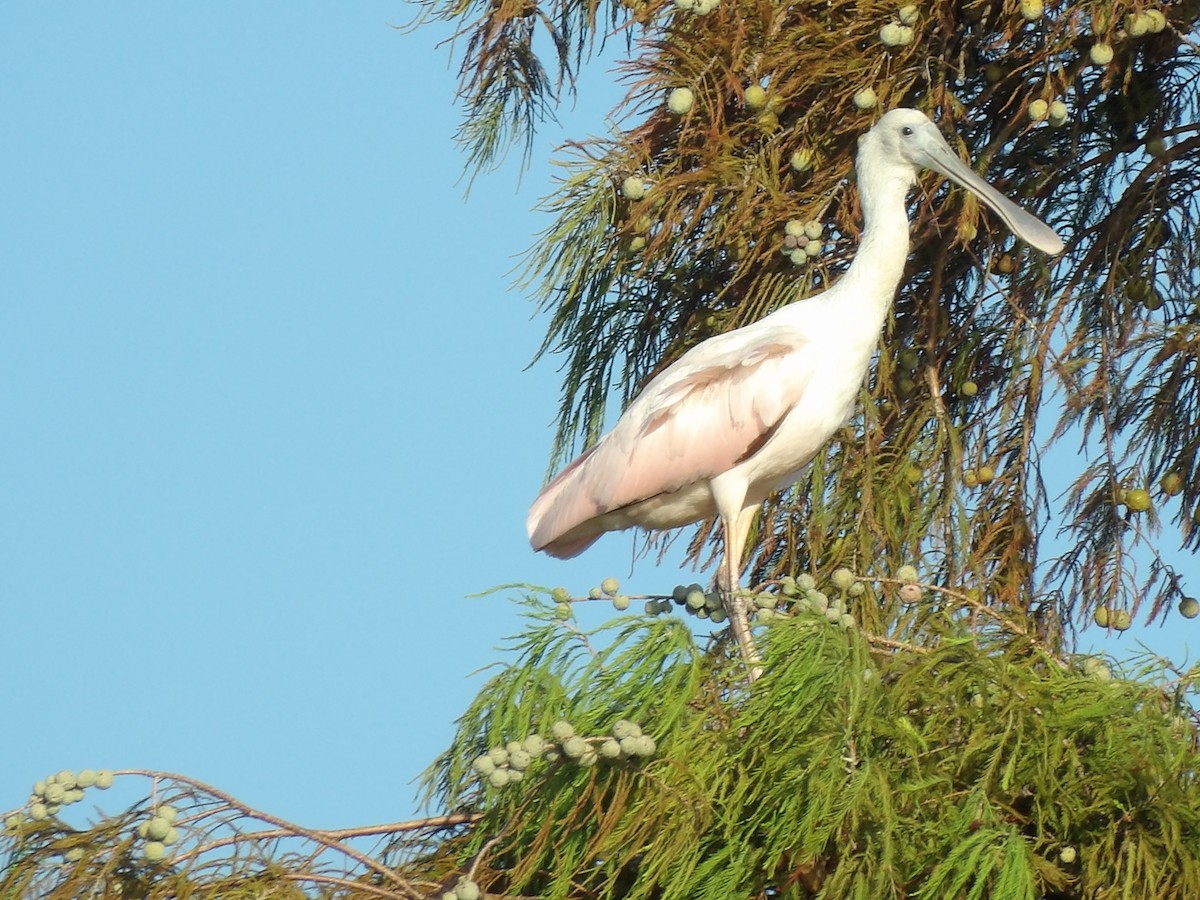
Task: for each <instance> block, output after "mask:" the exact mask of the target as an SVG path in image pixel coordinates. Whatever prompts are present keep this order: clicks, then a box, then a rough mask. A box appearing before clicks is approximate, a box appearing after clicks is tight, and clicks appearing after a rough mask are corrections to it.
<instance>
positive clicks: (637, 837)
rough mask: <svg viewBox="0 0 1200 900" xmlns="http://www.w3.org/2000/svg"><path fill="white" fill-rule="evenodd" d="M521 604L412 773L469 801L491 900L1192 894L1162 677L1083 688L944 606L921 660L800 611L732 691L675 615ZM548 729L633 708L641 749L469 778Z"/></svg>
mask: <svg viewBox="0 0 1200 900" xmlns="http://www.w3.org/2000/svg"><path fill="white" fill-rule="evenodd" d="M534 614H535V617H536V622H535V624H534V625H533V626H532V627H531V628H530V629H529V630H528V631H527V632H526V633H525V634H524V635H523V636H522V638H521V639H519V640H518V641H517V642H516V643H515V644H514V650H515V652H516V653H517V654H518V655H517V658H516V659H515V660H514V661H513V662H511V663H510V664H508V665H506V666H505V667H504V669H503V671H501V672H500V673H499V674H497V675H496V676H494V677H493V678H492V679H490V680H489V682H488V684H487V685H486V686H485V687H484V689H483V691H482V692H481V693H480V695H479V697H478V698H477V700H476V702H475V703H474V704H473V705H472V707H471V708H470V709H469V710H468V712H467V714H466V715H465V716H464V717H463V719H462V720H461V721H460V728H459V733H458V735H457V737H456V739H455V742H454V746H453V749H452V750H451V751H449V752H448V753H447V754H446V755H444V756H443V757H442V758H441V759H440V760H439V761H438V763H437V764H436V765H435V766H434V768H433V769H432V770H431V772H430V776H429V778H430V782H429V783H430V785H431V787H433V789H434V790H433V794H434V796H435V797H436V799H437V800H438V801H439V802H441V803H448V804H452V805H463V806H466V807H469V808H471V809H476V810H478V811H479V813H480V817H479V820H478V821H477V823H475V824H474V825H473V827H472V833H471V835H470V837H469V838H468V839H466V840H465V841H463V842H462V844H461V845H459V846H458V847H457V848H456V852H457V854H458V855H457V860H458V862H459V864H460V865H462V866H465V865H467V864H468V863H470V864H471V865H473V866H474V867H475V868H474V871H475V878H476V879H477V880H478V881H479V882H480V883H481V885H483V886H484V887H485V889H486V890H487V891H489V892H492V893H497V894H505V895H523V896H539V897H547V898H554V897H568V896H569V897H581V898H582V897H597V898H600V897H604V898H608V897H623V898H637V897H662V898H665V900H671V898H691V897H712V898H722V900H725V898H736V897H764V896H783V897H795V898H801V897H817V896H820V897H838V898H845V897H861V898H864V900H866V898H872V900H878V898H886V897H931V898H932V897H937V898H943V897H980V898H984V897H988V898H990V897H1005V898H1009V897H1013V898H1017V897H1030V898H1033V897H1077V896H1078V897H1105V896H1127V897H1161V896H1193V895H1195V894H1196V893H1197V892H1200V784H1198V783H1197V780H1196V773H1197V769H1196V766H1197V762H1198V761H1200V757H1198V756H1197V749H1196V744H1195V735H1194V731H1193V729H1192V726H1191V724H1189V722H1188V721H1187V720H1186V719H1185V718H1184V717H1182V715H1181V710H1182V709H1183V708H1182V707H1179V706H1178V703H1177V701H1175V700H1174V699H1172V697H1171V696H1170V694H1169V693H1168V690H1167V689H1166V686H1165V685H1164V683H1163V681H1164V678H1165V677H1167V673H1166V672H1165V671H1164V670H1163V669H1161V668H1160V667H1158V666H1157V664H1149V665H1147V666H1146V667H1145V668H1144V669H1143V671H1141V672H1139V673H1137V674H1138V676H1139V677H1137V678H1128V677H1120V678H1117V679H1105V678H1101V677H1098V676H1097V675H1095V674H1088V671H1085V667H1084V666H1083V663H1084V662H1085V661H1086V660H1083V659H1071V658H1066V659H1062V658H1059V657H1057V656H1055V655H1053V654H1051V653H1049V652H1047V650H1046V649H1045V648H1044V647H1042V646H1041V645H1039V644H1038V643H1037V641H1036V640H1034V639H1031V638H1029V637H1027V636H1021V635H1017V634H1014V633H1012V632H1011V630H1010V629H1008V628H1006V627H1002V626H1001V625H1000V624H998V623H993V624H992V625H990V626H987V627H978V626H972V625H971V624H970V622H971V620H970V619H968V618H964V617H963V616H962V615H960V614H958V613H955V612H953V611H952V610H950V609H949V608H948V609H947V610H946V611H945V612H943V613H941V614H938V615H935V616H930V617H929V618H928V619H927V621H926V631H927V633H928V635H929V637H930V640H929V642H928V646H927V648H926V649H925V650H923V651H918V650H917V649H916V648H912V647H899V648H898V647H896V646H895V644H894V642H889V641H887V640H880V639H877V638H875V637H874V636H872V635H871V634H869V633H867V632H865V631H862V630H858V629H840V628H833V627H830V626H829V625H828V624H827V623H826V622H825V620H824V617H823V616H821V615H820V614H819V613H816V612H814V613H801V614H798V615H796V616H795V617H793V618H783V619H776V620H774V624H772V625H770V626H768V627H767V628H765V629H763V631H762V633H761V636H760V642H761V645H762V648H763V649H764V651H765V656H766V674H765V676H764V677H763V678H762V679H760V680H759V681H758V682H757V683H756V684H755V685H754V686H753V688H752V689H747V688H746V687H745V686H743V685H741V683H740V682H739V681H738V680H736V679H737V676H736V672H737V668H738V667H737V666H736V665H733V666H730V665H726V664H725V662H723V660H724V659H725V656H724V647H723V645H721V644H717V645H714V646H713V647H712V648H710V650H709V651H708V652H707V653H702V652H701V651H699V650H698V649H697V648H695V647H694V646H692V645H691V643H690V639H689V637H688V635H687V633H686V631H685V630H684V629H683V628H682V627H680V623H679V622H678V621H675V620H673V619H664V618H647V619H642V620H635V619H619V620H616V621H614V622H613V623H611V624H609V625H607V626H605V627H603V628H601V629H599V630H598V631H597V632H594V633H592V634H589V635H582V634H580V633H579V632H578V631H577V630H575V629H573V628H570V627H567V626H564V625H562V624H559V623H556V622H555V621H554V620H553V617H552V616H551V615H550V614H549V613H548V612H546V611H545V610H542V611H537V610H536V609H535V613H534ZM602 641H603V642H602ZM1087 669H1088V670H1091V671H1093V672H1094V671H1096V668H1095V667H1094V666H1088V667H1087ZM1131 674H1132V673H1131ZM1155 682H1157V683H1155ZM564 717H565V718H567V719H569V720H570V721H571V722H572V723H575V724H576V726H577V731H578V732H579V733H580V734H591V733H596V734H599V733H604V732H607V731H608V729H609V728H611V727H612V723H613V721H614V720H616V719H617V718H621V717H628V718H632V719H636V720H638V721H640V722H641V723H642V726H643V727H644V728H645V729H646V730H647V731H648V732H649V733H652V734H653V735H654V737H655V739H656V741H657V744H658V752H657V753H656V755H655V757H654V758H653V759H652V760H649V761H646V762H643V763H640V764H630V763H629V762H620V763H614V764H610V763H606V762H604V761H601V762H600V763H599V764H597V765H595V766H593V767H590V768H580V767H578V766H574V765H569V764H566V763H565V762H559V763H549V764H544V765H543V766H541V767H540V769H533V768H531V770H530V773H531V774H530V776H529V777H527V778H526V780H524V781H523V782H522V783H521V784H520V785H518V786H517V787H516V788H515V789H513V788H505V789H504V790H493V789H490V788H487V787H485V786H483V785H481V784H480V782H479V780H478V779H477V778H476V776H475V775H474V774H473V773H472V772H471V771H470V768H469V766H470V761H471V759H472V758H473V757H474V756H476V755H477V754H478V753H479V752H481V750H482V749H484V748H486V747H487V746H489V745H492V744H495V743H498V742H503V741H505V740H513V739H516V740H520V739H521V738H522V737H523V736H524V735H525V734H526V733H527V732H529V731H530V730H533V731H540V732H545V731H547V730H548V729H549V725H550V723H551V722H552V721H554V720H556V719H559V718H564ZM1065 847H1070V848H1072V849H1073V850H1074V851H1075V853H1076V857H1075V861H1074V862H1072V863H1070V864H1068V863H1064V862H1063V861H1062V859H1061V858H1060V853H1061V851H1062V850H1063V848H1065ZM768 892H769V893H768Z"/></svg>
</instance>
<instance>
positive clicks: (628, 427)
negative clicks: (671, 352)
mask: <svg viewBox="0 0 1200 900" xmlns="http://www.w3.org/2000/svg"><path fill="white" fill-rule="evenodd" d="M788 338H792V339H791V340H789V339H788ZM795 338H796V336H795V335H794V334H793V335H784V336H781V337H780V339H779V340H776V341H772V342H771V343H763V344H759V345H758V346H753V347H752V348H750V349H746V347H745V344H744V342H742V341H739V342H738V343H737V345H735V346H734V347H733V348H731V349H730V350H728V351H726V352H724V353H720V354H716V355H715V358H710V359H708V360H706V361H705V362H704V364H700V363H699V362H697V363H694V364H691V365H689V364H688V362H689V360H688V356H690V354H688V355H685V356H684V357H683V358H682V359H681V360H680V361H679V362H678V363H677V364H676V365H675V366H672V367H671V368H669V369H667V370H666V371H664V372H663V373H662V374H661V375H659V376H658V378H656V379H655V380H654V381H652V382H651V383H650V384H649V385H648V386H647V388H646V390H645V391H644V392H643V394H642V395H640V396H639V397H638V398H637V400H635V401H634V402H633V404H632V405H630V407H629V408H628V409H627V410H626V411H625V414H624V415H622V416H621V418H620V420H619V421H618V422H617V424H616V426H615V427H614V428H613V429H612V431H610V432H609V433H608V434H606V435H605V436H604V437H603V438H601V439H600V441H599V442H598V443H597V444H596V445H595V446H593V447H592V448H591V449H590V450H588V451H587V452H585V453H584V454H582V455H581V456H579V457H577V458H576V459H575V460H574V461H573V462H571V463H570V464H569V465H568V466H567V467H566V468H565V469H563V470H562V472H560V473H559V474H558V475H557V476H556V477H555V478H554V480H553V481H551V482H550V483H549V484H548V485H546V487H545V489H544V490H543V491H542V493H541V494H540V495H539V496H538V498H537V500H535V501H534V503H533V506H532V507H531V508H530V510H529V517H528V520H527V523H526V524H527V527H528V531H529V538H530V543H531V544H532V545H533V547H534V548H535V549H538V550H545V551H546V552H548V553H550V554H552V555H554V556H559V557H570V556H575V555H576V554H578V553H581V552H582V551H583V550H585V549H587V547H589V546H591V544H592V543H593V542H595V540H596V539H597V538H598V537H599V536H600V535H601V534H603V533H604V531H605V530H606V528H605V527H604V525H603V524H602V523H600V522H599V521H597V519H598V518H599V517H601V516H604V515H605V514H607V513H611V512H613V511H615V510H620V509H622V508H623V507H627V506H630V505H631V504H635V503H638V502H639V501H643V500H647V499H649V498H652V497H655V496H658V495H660V494H669V493H672V492H674V491H677V490H679V489H681V488H683V487H686V486H687V485H690V484H694V483H696V482H700V481H705V480H707V479H710V478H712V477H713V476H715V475H719V474H721V473H722V472H725V471H728V470H729V469H731V468H732V467H733V466H735V465H737V464H738V463H739V462H741V461H742V460H744V459H745V458H747V457H748V456H750V455H752V454H753V452H754V451H755V450H756V449H757V448H758V446H759V445H760V444H761V443H762V441H763V440H764V439H765V438H767V437H768V436H769V435H770V433H771V431H772V430H773V429H774V428H775V426H776V425H777V424H778V423H779V421H780V420H781V419H782V418H783V417H784V416H785V415H786V414H787V412H788V411H789V410H790V409H791V408H792V407H793V406H794V405H795V404H796V403H797V402H798V401H799V399H800V397H801V395H802V394H803V392H804V388H805V386H806V385H807V383H808V380H809V378H808V374H809V373H807V372H804V371H803V366H802V365H800V364H799V358H800V356H801V354H799V353H798V351H799V350H800V342H799V341H798V340H796V339H795ZM702 347H704V345H701V347H698V348H697V350H699V349H701V348H702ZM705 355H707V356H709V357H714V354H713V353H712V352H711V348H709V353H707V354H705ZM698 518H699V517H698ZM681 524H682V523H681Z"/></svg>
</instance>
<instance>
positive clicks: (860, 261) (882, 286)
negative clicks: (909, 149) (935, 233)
mask: <svg viewBox="0 0 1200 900" xmlns="http://www.w3.org/2000/svg"><path fill="white" fill-rule="evenodd" d="M859 175H860V179H859V192H860V195H861V198H862V210H863V220H864V221H863V234H862V242H861V243H860V244H859V247H858V252H857V253H856V254H855V255H854V259H853V261H852V262H851V263H850V268H848V269H847V270H846V274H845V275H843V276H842V278H841V280H840V281H839V282H838V283H837V284H836V285H835V288H836V290H833V291H831V292H829V299H830V302H831V303H835V304H836V305H837V310H838V317H839V318H840V319H842V321H845V322H857V323H858V324H856V325H855V326H854V327H855V328H856V329H861V332H862V334H863V335H864V339H865V340H870V341H871V343H872V346H874V343H875V342H876V341H877V340H878V337H879V331H880V329H882V328H883V323H884V320H885V319H886V318H887V314H888V310H889V309H891V306H892V301H893V300H894V299H895V297H896V289H897V287H899V285H900V278H901V277H902V276H903V274H904V263H905V261H906V260H907V259H908V229H909V223H908V210H907V209H906V206H905V197H906V196H907V194H908V191H909V188H910V187H911V182H910V180H909V179H908V178H904V177H897V176H896V175H895V174H892V173H888V175H887V176H885V177H872V176H873V173H871V172H869V171H867V172H863V171H862V169H861V167H860V171H859Z"/></svg>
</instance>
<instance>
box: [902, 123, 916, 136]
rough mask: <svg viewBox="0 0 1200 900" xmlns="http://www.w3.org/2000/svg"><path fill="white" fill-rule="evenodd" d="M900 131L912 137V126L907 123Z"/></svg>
mask: <svg viewBox="0 0 1200 900" xmlns="http://www.w3.org/2000/svg"><path fill="white" fill-rule="evenodd" d="M900 133H901V134H902V135H904V136H905V137H912V136H913V130H912V126H911V125H905V126H904V127H903V128H901V129H900Z"/></svg>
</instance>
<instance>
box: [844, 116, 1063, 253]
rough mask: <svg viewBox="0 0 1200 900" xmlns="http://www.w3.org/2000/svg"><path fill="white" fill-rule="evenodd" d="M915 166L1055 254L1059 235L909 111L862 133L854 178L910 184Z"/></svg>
mask: <svg viewBox="0 0 1200 900" xmlns="http://www.w3.org/2000/svg"><path fill="white" fill-rule="evenodd" d="M921 169H933V170H934V171H935V172H940V173H941V174H942V175H945V176H946V177H947V178H949V179H950V180H951V181H953V182H954V183H955V184H957V185H959V186H960V187H963V188H965V189H967V190H968V191H970V192H971V193H973V194H975V195H976V196H977V197H978V198H979V199H980V200H982V201H983V202H984V203H986V204H987V205H988V206H990V207H991V208H992V209H993V210H994V211H995V212H996V214H997V215H998V216H1000V218H1001V219H1003V220H1004V223H1005V224H1006V225H1007V226H1008V227H1009V229H1011V230H1012V232H1013V234H1015V235H1017V237H1019V238H1021V239H1022V240H1024V241H1026V242H1027V243H1029V244H1032V245H1033V246H1034V247H1037V248H1038V249H1039V250H1043V251H1045V252H1046V253H1061V252H1062V249H1063V242H1062V239H1061V238H1060V237H1059V236H1058V235H1057V234H1055V233H1054V231H1053V229H1051V228H1049V227H1048V226H1047V225H1045V224H1044V223H1043V222H1041V221H1040V220H1038V219H1037V218H1035V217H1034V216H1032V215H1030V214H1029V213H1027V212H1025V210H1023V209H1021V207H1019V206H1017V205H1016V204H1015V203H1013V202H1012V201H1011V200H1009V199H1008V198H1007V197H1005V196H1004V195H1003V194H1001V193H1000V192H999V191H997V190H996V189H995V188H993V187H992V186H991V185H990V184H988V183H987V182H986V181H984V180H983V179H982V178H980V177H979V176H978V175H976V174H975V173H974V172H973V171H971V169H970V168H969V167H968V166H967V165H966V164H965V163H964V162H963V161H962V160H960V159H959V158H958V154H956V153H955V152H954V151H953V150H951V149H950V145H949V144H947V143H946V139H945V138H943V137H942V133H941V132H940V131H938V128H937V126H936V125H934V124H933V122H931V121H930V120H929V117H928V116H926V115H925V114H924V113H922V112H919V111H917V110H915V109H893V110H892V111H891V112H888V113H885V114H884V115H883V117H882V118H880V120H879V121H878V122H876V123H875V127H874V128H872V129H871V130H870V131H869V132H867V133H866V134H865V135H863V137H862V139H861V140H860V141H859V147H858V171H859V177H860V179H872V178H886V179H893V178H895V179H899V180H901V181H903V182H904V183H905V184H912V183H913V182H914V181H915V180H916V177H917V172H918V171H919V170H921Z"/></svg>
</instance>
